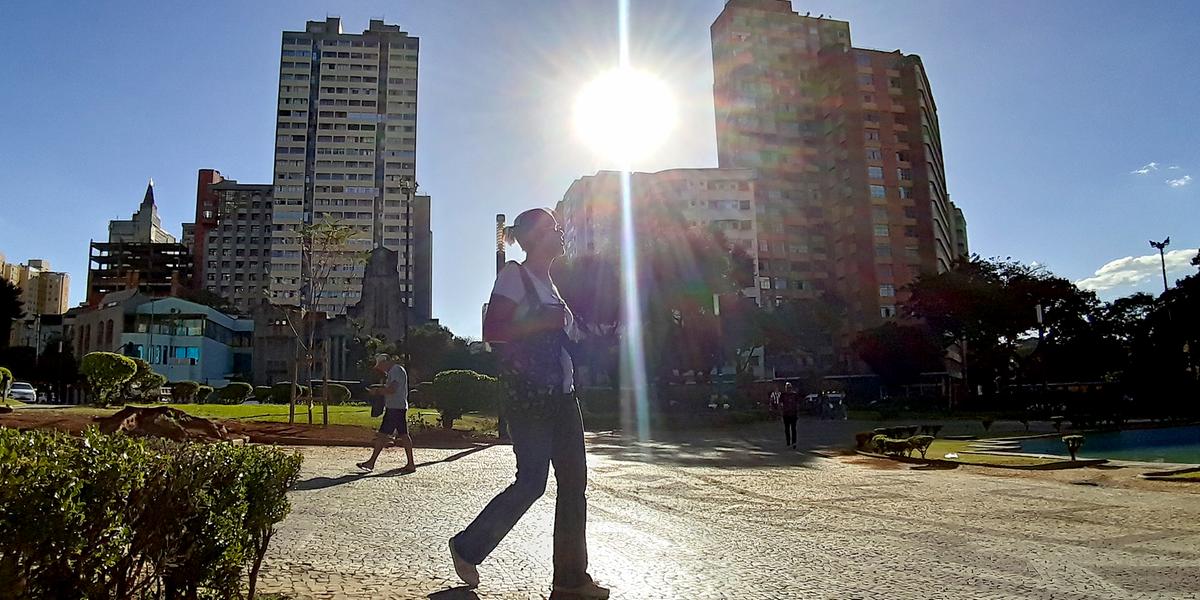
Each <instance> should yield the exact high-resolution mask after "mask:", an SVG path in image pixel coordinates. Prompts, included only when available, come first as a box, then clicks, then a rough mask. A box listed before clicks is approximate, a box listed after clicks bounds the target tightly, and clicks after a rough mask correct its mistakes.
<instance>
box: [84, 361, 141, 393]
mask: <svg viewBox="0 0 1200 600" xmlns="http://www.w3.org/2000/svg"><path fill="white" fill-rule="evenodd" d="M137 370H138V365H137V363H135V362H134V361H133V359H131V358H129V357H128V356H121V355H120V354H115V353H112V352H91V353H89V354H87V355H85V356H84V357H83V360H82V361H80V363H79V371H80V373H81V374H82V375H83V377H84V379H85V380H87V383H88V386H89V387H91V389H92V392H93V393H94V394H96V404H97V405H99V406H108V404H109V403H110V402H111V401H112V400H113V396H115V395H118V394H120V392H121V390H122V386H123V385H124V384H125V382H127V381H129V380H130V379H131V378H132V377H133V376H134V374H135V373H137Z"/></svg>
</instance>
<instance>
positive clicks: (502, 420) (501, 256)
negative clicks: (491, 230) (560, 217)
mask: <svg viewBox="0 0 1200 600" xmlns="http://www.w3.org/2000/svg"><path fill="white" fill-rule="evenodd" d="M506 220H507V217H505V216H504V213H500V214H497V215H496V275H497V276H498V275H500V270H501V269H503V268H504V263H505V262H506V261H507V259H508V257H507V256H506V254H505V251H504V227H505V221H506ZM485 310H486V309H485ZM486 342H487V340H484V343H485V346H484V347H485V348H486V347H487V346H486ZM496 408H497V411H496V412H497V414H496V437H498V438H500V439H502V440H506V439H508V419H507V418H506V417H505V415H504V405H503V403H501V405H500V406H498V407H496Z"/></svg>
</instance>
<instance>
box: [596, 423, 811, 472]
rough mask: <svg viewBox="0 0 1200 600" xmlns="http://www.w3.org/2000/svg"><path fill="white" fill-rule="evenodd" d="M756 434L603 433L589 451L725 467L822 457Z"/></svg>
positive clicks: (802, 462) (624, 458)
mask: <svg viewBox="0 0 1200 600" xmlns="http://www.w3.org/2000/svg"><path fill="white" fill-rule="evenodd" d="M757 433H758V429H757V428H754V429H749V430H745V429H731V430H728V431H716V432H703V433H700V432H664V433H662V434H660V435H656V436H655V437H654V438H653V439H650V440H643V441H635V440H630V439H627V438H624V437H622V436H621V435H620V434H615V433H604V434H598V435H595V436H592V437H591V439H590V443H589V444H588V452H589V453H591V454H598V455H601V456H606V457H609V458H613V459H616V460H622V461H631V462H654V463H662V464H672V465H679V466H699V467H722V468H739V467H796V466H804V465H807V464H810V463H812V462H814V461H815V460H816V459H817V458H818V457H819V456H818V455H815V454H813V453H812V452H811V450H814V449H815V448H806V447H803V446H800V447H798V449H792V448H788V447H786V446H785V445H784V444H783V441H782V440H779V441H773V440H770V439H769V438H765V437H758V435H757ZM747 434H749V435H747Z"/></svg>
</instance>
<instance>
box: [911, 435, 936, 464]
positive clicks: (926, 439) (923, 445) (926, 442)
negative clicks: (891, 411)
mask: <svg viewBox="0 0 1200 600" xmlns="http://www.w3.org/2000/svg"><path fill="white" fill-rule="evenodd" d="M931 444H933V436H932V435H914V436H912V437H910V438H908V445H909V447H910V448H912V449H913V450H916V451H918V452H920V453H921V458H925V453H926V452H928V451H929V446H930V445H931ZM909 454H911V451H910V452H909Z"/></svg>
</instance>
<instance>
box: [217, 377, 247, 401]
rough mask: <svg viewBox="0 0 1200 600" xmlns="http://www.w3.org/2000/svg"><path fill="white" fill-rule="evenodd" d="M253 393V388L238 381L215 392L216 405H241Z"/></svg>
mask: <svg viewBox="0 0 1200 600" xmlns="http://www.w3.org/2000/svg"><path fill="white" fill-rule="evenodd" d="M252 392H254V386H252V385H250V384H248V383H242V382H240V381H233V382H230V383H229V385H226V386H225V387H223V388H221V389H219V390H217V395H216V398H217V403H218V404H241V403H242V402H245V401H246V398H249V397H250V394H251V393H252Z"/></svg>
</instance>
